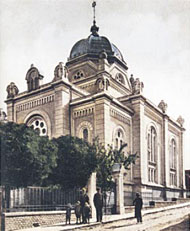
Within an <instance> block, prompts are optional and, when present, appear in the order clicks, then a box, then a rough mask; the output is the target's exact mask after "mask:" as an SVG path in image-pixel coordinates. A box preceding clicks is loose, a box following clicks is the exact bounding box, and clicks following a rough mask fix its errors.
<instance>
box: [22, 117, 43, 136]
mask: <svg viewBox="0 0 190 231" xmlns="http://www.w3.org/2000/svg"><path fill="white" fill-rule="evenodd" d="M27 125H28V126H29V127H31V128H33V129H34V130H35V131H38V132H39V134H40V136H47V125H46V122H45V121H44V119H43V118H42V117H34V118H32V119H31V120H29V122H28V123H27Z"/></svg>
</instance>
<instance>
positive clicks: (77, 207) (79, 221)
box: [75, 201, 82, 224]
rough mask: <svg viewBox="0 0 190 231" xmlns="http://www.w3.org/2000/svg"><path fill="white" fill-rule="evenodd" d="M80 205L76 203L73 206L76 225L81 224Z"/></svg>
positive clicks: (78, 202)
mask: <svg viewBox="0 0 190 231" xmlns="http://www.w3.org/2000/svg"><path fill="white" fill-rule="evenodd" d="M81 212H82V211H81V205H80V201H77V203H76V205H75V216H76V224H78V223H79V224H80V223H81Z"/></svg>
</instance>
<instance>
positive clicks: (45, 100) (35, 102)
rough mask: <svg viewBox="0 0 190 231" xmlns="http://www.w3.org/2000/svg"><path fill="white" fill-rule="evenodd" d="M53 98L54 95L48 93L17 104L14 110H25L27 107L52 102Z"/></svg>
mask: <svg viewBox="0 0 190 231" xmlns="http://www.w3.org/2000/svg"><path fill="white" fill-rule="evenodd" d="M54 99H55V96H54V95H48V96H46V97H42V98H40V99H36V100H32V101H29V102H27V103H23V104H19V105H17V106H16V111H17V112H20V111H26V110H28V109H31V108H35V107H38V106H41V105H44V104H47V103H50V102H53V101H54Z"/></svg>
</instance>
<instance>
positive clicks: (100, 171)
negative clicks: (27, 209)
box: [95, 139, 138, 191]
mask: <svg viewBox="0 0 190 231" xmlns="http://www.w3.org/2000/svg"><path fill="white" fill-rule="evenodd" d="M95 147H96V152H97V159H98V164H97V184H98V186H100V187H101V188H102V190H103V191H106V190H110V189H111V188H112V187H113V184H114V182H113V178H112V168H113V165H114V164H115V163H119V164H121V165H123V166H124V168H125V169H126V170H129V169H130V166H131V164H135V160H136V159H137V158H138V155H137V153H135V154H130V153H127V154H126V153H125V152H124V149H125V148H126V147H127V144H123V145H122V146H121V147H120V149H119V150H118V149H113V147H112V145H108V147H107V149H106V148H105V146H104V145H103V144H101V143H99V141H98V139H96V141H95Z"/></svg>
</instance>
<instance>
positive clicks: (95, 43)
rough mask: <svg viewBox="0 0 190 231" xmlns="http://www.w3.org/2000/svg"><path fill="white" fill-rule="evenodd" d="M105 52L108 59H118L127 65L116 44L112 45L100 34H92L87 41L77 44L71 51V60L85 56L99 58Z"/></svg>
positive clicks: (83, 40)
mask: <svg viewBox="0 0 190 231" xmlns="http://www.w3.org/2000/svg"><path fill="white" fill-rule="evenodd" d="M103 50H105V52H106V53H107V55H108V58H110V57H116V58H118V59H119V60H120V61H122V62H124V63H125V61H124V59H123V56H122V54H121V52H120V50H119V49H118V48H117V47H116V46H115V45H114V44H112V43H110V41H109V40H108V39H107V38H106V37H103V36H99V35H98V34H95V35H94V34H91V35H90V36H89V37H88V38H87V39H82V40H80V41H78V42H77V43H75V45H74V46H73V48H72V49H71V52H70V56H69V59H70V60H71V59H74V58H76V57H78V56H81V55H84V54H91V55H98V56H99V54H100V52H102V51H103Z"/></svg>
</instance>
